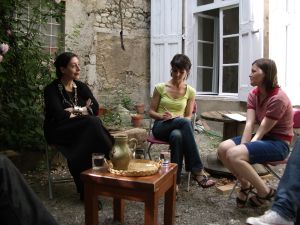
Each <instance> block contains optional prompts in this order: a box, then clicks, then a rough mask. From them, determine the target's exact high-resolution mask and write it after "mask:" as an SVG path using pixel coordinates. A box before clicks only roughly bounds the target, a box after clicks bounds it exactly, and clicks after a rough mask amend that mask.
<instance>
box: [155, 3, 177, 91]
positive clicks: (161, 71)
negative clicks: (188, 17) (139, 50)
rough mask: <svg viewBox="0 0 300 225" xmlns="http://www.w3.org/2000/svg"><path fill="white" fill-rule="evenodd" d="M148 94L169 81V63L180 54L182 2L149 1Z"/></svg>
mask: <svg viewBox="0 0 300 225" xmlns="http://www.w3.org/2000/svg"><path fill="white" fill-rule="evenodd" d="M150 52H151V53H150V54H151V55H150V93H151V94H152V93H153V90H154V86H155V84H157V83H159V82H165V81H167V80H169V79H170V61H171V59H172V57H173V56H174V55H175V54H176V53H181V52H182V0H151V50H150Z"/></svg>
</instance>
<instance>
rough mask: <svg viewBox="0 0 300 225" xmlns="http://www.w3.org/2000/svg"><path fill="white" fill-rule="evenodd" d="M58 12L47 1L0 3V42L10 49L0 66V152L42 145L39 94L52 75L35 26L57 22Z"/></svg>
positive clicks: (6, 0) (36, 147)
mask: <svg viewBox="0 0 300 225" xmlns="http://www.w3.org/2000/svg"><path fill="white" fill-rule="evenodd" d="M35 2H39V3H40V4H35ZM28 5H30V9H28V8H27V6H28ZM28 10H29V12H30V13H29V15H30V17H27V15H28ZM61 10H63V8H62V5H61V4H55V3H54V2H53V1H49V0H40V1H32V0H31V1H30V0H1V7H0V42H1V43H2V42H4V43H7V44H9V46H10V49H9V51H8V53H7V54H6V55H5V57H4V60H3V62H1V63H0V124H1V127H0V149H1V148H2V149H3V148H13V149H16V150H20V149H29V148H31V149H39V148H40V147H41V146H42V145H43V140H44V138H43V96H42V93H43V88H44V86H45V85H46V84H48V83H49V82H50V80H52V79H53V71H51V69H50V65H51V64H52V63H51V56H50V55H49V53H46V52H45V51H44V49H43V47H42V43H41V39H42V38H41V34H40V31H39V30H40V28H41V27H39V25H40V26H42V27H43V26H46V22H47V20H49V18H50V17H52V18H54V19H56V20H57V21H58V20H60V19H61V16H60V15H62V11H61ZM22 18H23V19H24V18H27V20H22ZM8 31H9V32H8ZM10 31H11V32H10Z"/></svg>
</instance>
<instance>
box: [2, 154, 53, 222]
mask: <svg viewBox="0 0 300 225" xmlns="http://www.w3.org/2000/svg"><path fill="white" fill-rule="evenodd" d="M0 223H1V225H58V223H57V222H56V221H55V219H54V218H53V216H52V215H51V214H50V213H49V212H48V211H47V209H46V208H45V207H44V205H43V204H42V202H41V201H40V200H39V198H38V197H37V195H36V194H35V193H34V192H33V190H32V189H31V188H30V187H29V186H28V184H27V183H26V181H25V180H24V178H23V176H22V175H21V174H20V172H19V171H18V169H17V168H16V167H15V166H14V165H13V163H12V162H11V161H10V160H9V159H8V158H7V157H5V156H3V155H0Z"/></svg>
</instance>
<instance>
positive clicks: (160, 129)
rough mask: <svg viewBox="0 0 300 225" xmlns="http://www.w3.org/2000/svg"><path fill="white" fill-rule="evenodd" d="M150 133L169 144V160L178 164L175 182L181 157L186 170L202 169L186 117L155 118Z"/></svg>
mask: <svg viewBox="0 0 300 225" xmlns="http://www.w3.org/2000/svg"><path fill="white" fill-rule="evenodd" d="M152 133H153V135H154V136H155V137H156V138H158V139H160V140H163V141H167V142H169V144H170V149H171V162H173V163H177V164H178V169H177V184H179V183H180V175H181V170H182V161H183V157H184V159H185V167H186V170H187V171H191V172H192V173H197V172H200V171H201V170H202V169H203V164H202V162H201V159H200V154H199V150H198V147H197V144H196V141H195V137H194V131H193V128H192V123H191V120H189V119H186V118H175V119H172V120H168V121H163V120H156V121H155V122H154V125H153V128H152Z"/></svg>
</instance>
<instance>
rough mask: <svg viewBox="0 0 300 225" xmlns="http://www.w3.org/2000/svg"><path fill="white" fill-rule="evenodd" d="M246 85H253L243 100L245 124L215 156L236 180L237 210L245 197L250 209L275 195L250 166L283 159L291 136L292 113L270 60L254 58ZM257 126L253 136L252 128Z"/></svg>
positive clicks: (243, 204)
mask: <svg viewBox="0 0 300 225" xmlns="http://www.w3.org/2000/svg"><path fill="white" fill-rule="evenodd" d="M249 77H250V83H251V85H252V86H256V87H255V88H254V89H253V90H252V91H250V93H249V95H248V100H247V121H246V126H245V129H244V132H243V135H242V136H239V137H235V138H232V139H229V140H226V141H223V142H222V143H221V144H220V145H219V147H218V157H219V159H220V160H221V161H222V162H223V164H224V166H225V167H227V168H228V169H229V170H230V171H231V172H232V173H233V174H234V175H235V176H236V177H237V179H238V180H239V181H240V183H241V190H240V192H239V193H238V195H237V198H236V203H237V206H238V207H244V206H245V205H246V203H247V201H248V196H249V194H250V192H251V191H252V189H254V188H255V189H256V191H257V192H256V193H255V194H254V195H253V196H251V197H250V198H249V203H250V204H251V205H252V206H261V205H264V204H266V203H267V202H268V201H270V200H271V198H272V197H274V195H275V192H276V191H275V190H274V189H272V188H271V187H268V186H267V185H266V184H265V182H264V181H263V180H262V179H261V178H260V176H259V175H258V174H257V172H256V171H255V170H254V168H253V167H252V166H251V164H254V163H264V162H267V161H279V160H283V159H285V158H286V157H287V155H288V154H289V144H290V142H291V140H292V137H293V111H292V105H291V102H290V100H289V98H288V97H287V95H286V94H285V93H284V92H283V91H282V90H281V89H280V87H279V86H278V83H277V68H276V64H275V62H274V61H273V60H270V59H263V58H262V59H258V60H256V61H254V63H253V64H252V69H251V74H250V76H249ZM255 124H258V125H259V127H258V129H257V130H256V133H255V134H253V131H254V125H255Z"/></svg>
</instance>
